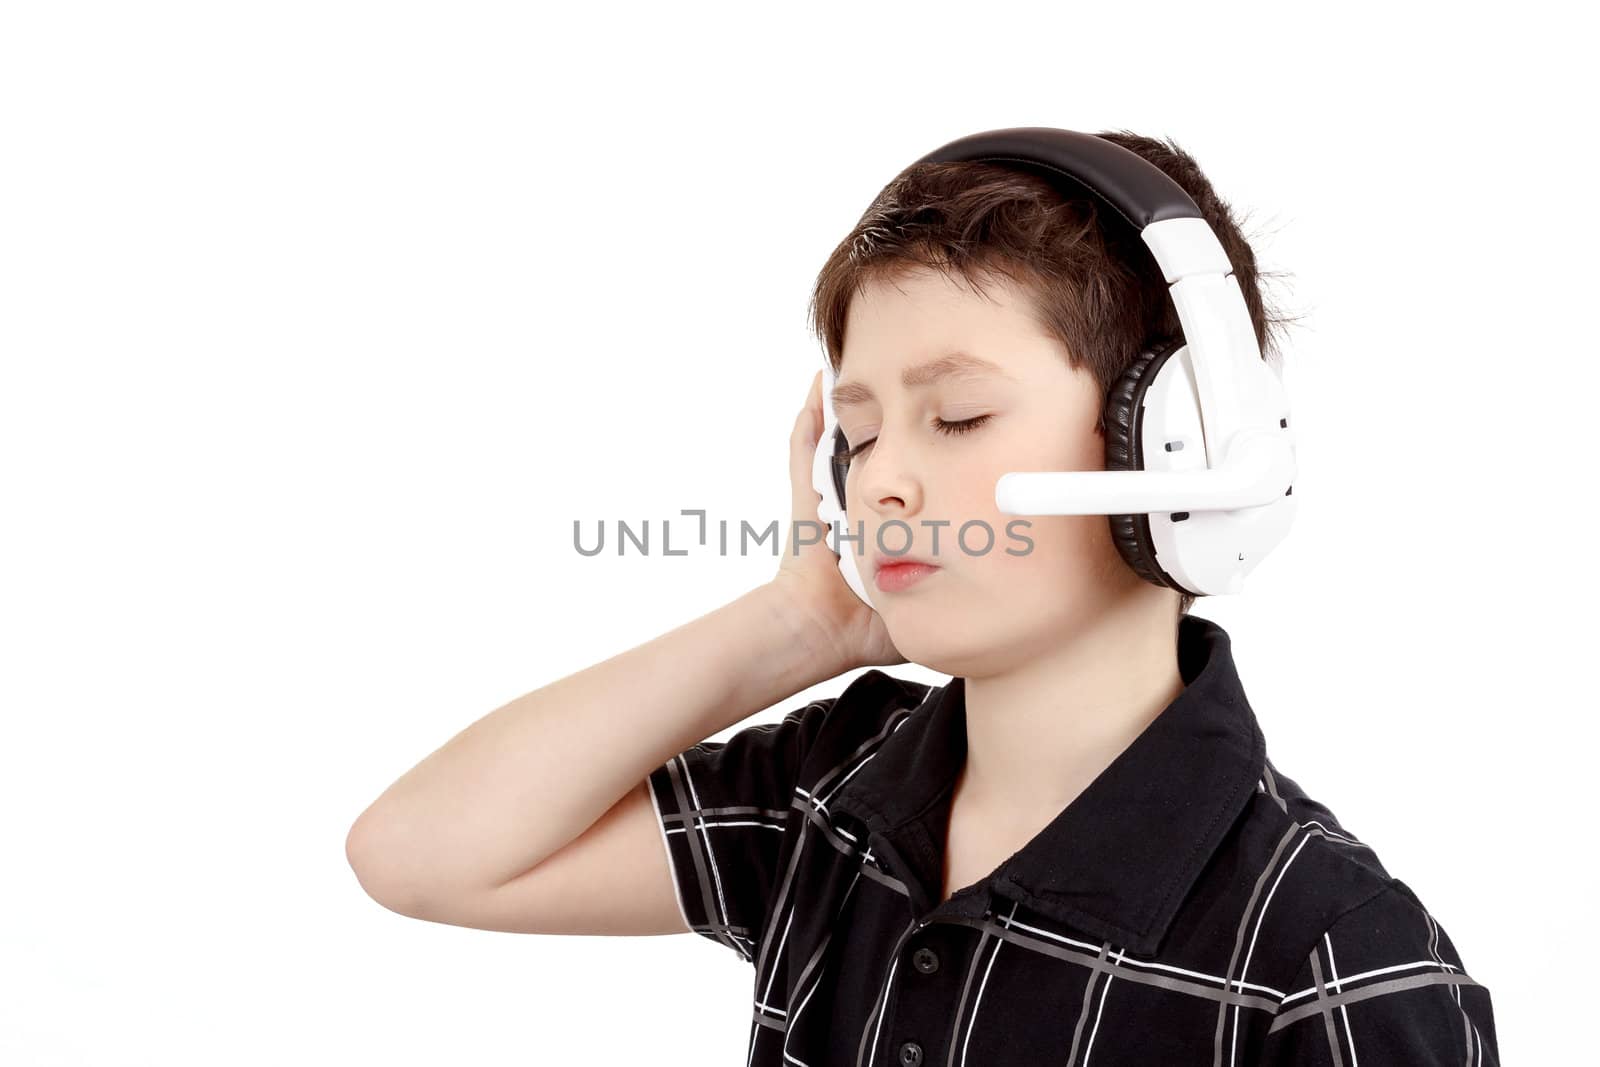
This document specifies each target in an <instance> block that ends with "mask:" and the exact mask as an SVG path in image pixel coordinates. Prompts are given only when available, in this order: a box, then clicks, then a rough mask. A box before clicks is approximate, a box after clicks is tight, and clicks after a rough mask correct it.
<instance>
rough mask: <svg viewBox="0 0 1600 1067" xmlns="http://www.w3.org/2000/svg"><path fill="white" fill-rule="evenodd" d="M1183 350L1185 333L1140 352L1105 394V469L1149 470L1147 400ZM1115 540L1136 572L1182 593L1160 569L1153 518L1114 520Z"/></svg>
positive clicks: (1113, 535)
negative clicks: (1145, 438) (1145, 434)
mask: <svg viewBox="0 0 1600 1067" xmlns="http://www.w3.org/2000/svg"><path fill="white" fill-rule="evenodd" d="M1183 346H1184V339H1183V337H1182V335H1181V334H1180V335H1179V336H1178V337H1177V338H1176V339H1175V340H1172V341H1169V342H1161V343H1159V344H1157V345H1156V346H1154V347H1152V348H1148V349H1146V350H1145V351H1144V352H1142V353H1140V355H1139V358H1138V359H1135V360H1134V361H1133V363H1131V364H1130V365H1129V366H1128V369H1127V370H1125V371H1124V372H1123V374H1122V377H1121V378H1119V379H1118V380H1117V383H1116V384H1115V385H1114V386H1112V388H1111V391H1110V392H1109V393H1108V394H1107V395H1106V406H1105V427H1106V470H1108V471H1138V470H1143V469H1144V445H1143V442H1142V434H1143V429H1144V395H1145V391H1146V390H1148V389H1149V387H1150V384H1151V383H1152V382H1154V381H1155V379H1156V375H1157V374H1159V373H1160V372H1161V368H1162V366H1163V365H1164V364H1165V363H1166V361H1167V358H1168V357H1169V356H1171V355H1172V354H1173V353H1174V352H1176V351H1177V350H1178V349H1180V348H1182V347H1183ZM1107 518H1108V519H1109V520H1110V523H1111V539H1112V540H1113V541H1114V542H1115V543H1116V546H1117V551H1118V552H1119V553H1120V554H1121V555H1122V558H1123V560H1124V561H1125V562H1126V563H1127V564H1128V566H1130V567H1132V568H1133V570H1134V572H1135V573H1136V574H1138V575H1139V577H1141V578H1143V579H1144V580H1145V581H1147V582H1150V583H1151V584H1152V585H1159V586H1161V587H1162V588H1170V589H1178V590H1182V589H1183V587H1182V586H1181V585H1179V584H1178V583H1177V582H1176V581H1174V580H1173V578H1172V576H1171V575H1169V574H1168V573H1167V572H1166V571H1165V570H1163V569H1162V567H1161V564H1160V563H1158V562H1157V561H1156V551H1155V545H1154V543H1153V542H1152V540H1151V538H1150V516H1149V515H1145V514H1137V515H1109V516H1107Z"/></svg>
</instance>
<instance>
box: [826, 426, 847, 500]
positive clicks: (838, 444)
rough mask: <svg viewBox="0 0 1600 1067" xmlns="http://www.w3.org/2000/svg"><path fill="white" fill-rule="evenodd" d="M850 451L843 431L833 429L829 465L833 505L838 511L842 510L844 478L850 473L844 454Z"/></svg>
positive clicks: (837, 428) (836, 428)
mask: <svg viewBox="0 0 1600 1067" xmlns="http://www.w3.org/2000/svg"><path fill="white" fill-rule="evenodd" d="M849 450H850V442H849V441H848V440H846V439H845V436H844V431H843V430H842V429H840V428H839V427H837V426H835V427H834V428H833V461H832V462H831V463H830V464H829V466H830V467H832V468H833V491H834V493H835V494H837V499H836V500H835V503H837V504H838V505H839V510H840V511H843V510H844V477H845V475H846V474H848V473H849V472H850V461H849V460H848V459H846V458H844V454H845V453H846V452H848V451H849Z"/></svg>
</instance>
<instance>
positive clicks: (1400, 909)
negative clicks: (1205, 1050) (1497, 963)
mask: <svg viewBox="0 0 1600 1067" xmlns="http://www.w3.org/2000/svg"><path fill="white" fill-rule="evenodd" d="M1261 1063H1262V1067H1290V1065H1294V1067H1311V1065H1313V1064H1315V1065H1323V1064H1326V1065H1330V1067H1331V1065H1339V1067H1350V1065H1354V1064H1360V1067H1389V1065H1394V1067H1401V1065H1405V1067H1434V1065H1444V1064H1449V1065H1451V1067H1461V1065H1463V1064H1465V1065H1469V1067H1499V1063H1500V1050H1499V1045H1498V1040H1497V1037H1496V1034H1495V1024H1494V1009H1493V1004H1492V1002H1491V999H1490V996H1489V989H1488V987H1487V986H1484V985H1481V984H1479V983H1478V982H1477V981H1475V980H1473V979H1472V978H1471V977H1470V976H1469V975H1468V974H1467V971H1466V966H1465V964H1464V963H1463V962H1462V959H1461V956H1460V955H1459V954H1458V953H1457V952H1456V948H1455V945H1454V944H1453V943H1452V942H1451V940H1450V937H1449V935H1448V934H1446V933H1445V931H1444V929H1443V927H1441V926H1440V925H1439V923H1438V921H1437V920H1436V919H1434V917H1433V916H1432V915H1430V914H1429V913H1428V911H1427V909H1426V908H1425V907H1423V905H1422V902H1421V901H1420V900H1418V899H1417V897H1416V895H1415V894H1414V893H1413V892H1412V891H1411V889H1410V887H1409V886H1407V885H1406V884H1405V883H1404V882H1402V881H1400V880H1399V879H1392V880H1391V881H1390V883H1389V885H1388V886H1387V887H1386V888H1384V889H1382V890H1380V891H1379V892H1378V893H1377V894H1376V895H1375V896H1373V897H1372V898H1371V899H1369V900H1367V901H1366V902H1365V903H1363V904H1360V905H1358V906H1357V907H1355V908H1353V909H1351V910H1350V911H1348V912H1345V913H1344V914H1343V915H1341V916H1340V917H1339V918H1338V919H1337V920H1336V921H1335V922H1334V923H1333V925H1332V926H1330V927H1329V928H1328V929H1327V930H1326V931H1325V932H1324V933H1323V935H1322V937H1321V938H1320V939H1318V941H1317V943H1316V945H1315V946H1314V947H1313V948H1312V950H1311V952H1310V954H1309V955H1307V956H1306V958H1305V961H1304V962H1303V963H1302V964H1301V965H1300V970H1299V973H1298V974H1296V975H1295V978H1294V980H1293V981H1292V982H1291V983H1290V986H1289V989H1288V991H1287V992H1286V993H1285V994H1284V997H1283V999H1282V1001H1280V1002H1279V1006H1278V1011H1277V1015H1276V1017H1275V1018H1274V1019H1273V1022H1272V1024H1271V1028H1270V1031H1269V1033H1268V1034H1267V1038H1266V1041H1265V1043H1264V1045H1263V1056H1262V1060H1261Z"/></svg>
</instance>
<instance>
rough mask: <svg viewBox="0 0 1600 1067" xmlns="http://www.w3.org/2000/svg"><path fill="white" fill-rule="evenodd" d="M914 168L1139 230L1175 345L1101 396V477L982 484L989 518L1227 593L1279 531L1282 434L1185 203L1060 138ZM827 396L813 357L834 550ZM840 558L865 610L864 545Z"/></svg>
mask: <svg viewBox="0 0 1600 1067" xmlns="http://www.w3.org/2000/svg"><path fill="white" fill-rule="evenodd" d="M917 162H918V163H945V162H980V163H993V164H1001V165H1012V166H1015V167H1019V168H1021V169H1026V170H1030V171H1034V172H1037V173H1041V174H1042V175H1043V176H1044V177H1047V178H1050V179H1051V180H1052V181H1054V182H1056V183H1057V185H1058V186H1059V187H1061V188H1062V191H1063V192H1064V193H1066V194H1067V195H1074V194H1077V193H1078V192H1080V189H1083V190H1087V191H1088V192H1089V193H1091V194H1093V195H1094V196H1095V197H1096V198H1097V199H1098V200H1100V201H1101V202H1103V203H1105V204H1106V205H1107V206H1108V207H1110V208H1111V209H1112V210H1114V211H1116V212H1118V213H1119V214H1120V215H1121V216H1122V217H1123V218H1124V219H1126V220H1127V221H1128V222H1129V223H1131V224H1132V225H1133V227H1134V229H1136V230H1137V231H1138V232H1139V235H1140V237H1142V238H1143V240H1144V243H1145V244H1146V245H1147V246H1149V248H1150V251H1151V252H1152V253H1153V254H1154V255H1155V258H1156V262H1157V264H1158V265H1159V266H1160V268H1161V273H1162V276H1163V277H1164V278H1165V279H1166V281H1167V286H1168V290H1167V291H1168V292H1169V293H1171V294H1172V300H1173V304H1174V305H1175V306H1176V308H1177V311H1178V320H1179V322H1180V323H1182V336H1181V337H1180V338H1179V339H1177V340H1176V341H1174V342H1171V343H1168V344H1165V345H1161V346H1159V347H1154V348H1148V349H1146V350H1145V352H1144V353H1142V354H1141V355H1140V357H1139V358H1138V359H1136V360H1134V362H1133V364H1132V365H1131V366H1129V367H1128V369H1127V371H1126V372H1125V373H1124V375H1123V377H1122V379H1121V380H1120V381H1119V382H1118V383H1117V384H1116V386H1115V387H1113V388H1112V390H1111V392H1110V394H1109V395H1108V396H1107V398H1106V412H1105V416H1106V417H1105V423H1106V464H1105V466H1106V469H1105V470H1103V471H1012V472H1010V473H1007V474H1004V475H1001V477H1000V478H999V480H998V481H996V483H995V489H994V500H995V506H996V507H997V508H998V509H999V510H1000V511H1002V512H1004V513H1006V514H1008V515H1106V516H1109V517H1110V520H1111V529H1112V535H1113V537H1114V539H1115V541H1116V544H1117V548H1118V551H1120V552H1121V554H1122V557H1123V559H1124V560H1126V561H1127V563H1128V565H1129V566H1131V567H1133V569H1134V570H1135V571H1137V572H1138V573H1139V574H1140V575H1141V576H1143V577H1144V578H1145V579H1146V580H1147V581H1150V582H1153V583H1155V584H1156V585H1160V586H1165V587H1170V588H1173V589H1177V590H1180V591H1182V592H1185V593H1190V594H1193V595H1195V596H1213V595H1216V594H1219V593H1237V592H1239V591H1240V590H1241V589H1242V588H1243V585H1244V577H1245V575H1247V574H1249V573H1250V572H1251V571H1252V570H1254V569H1255V568H1256V566H1257V565H1258V564H1259V563H1260V562H1261V561H1262V559H1264V558H1265V557H1266V555H1267V553H1268V552H1270V551H1271V550H1272V549H1273V548H1274V547H1276V546H1277V544H1278V543H1279V542H1281V541H1282V540H1283V538H1284V536H1285V535H1286V534H1287V533H1288V532H1289V526H1290V524H1291V523H1292V522H1293V520H1294V513H1295V500H1294V496H1293V495H1292V491H1293V488H1294V486H1293V481H1294V476H1295V458H1294V432H1293V430H1292V429H1291V428H1290V426H1289V402H1288V397H1287V395H1286V393H1285V391H1284V388H1283V370H1282V367H1281V365H1280V364H1279V363H1277V362H1271V363H1269V362H1267V361H1264V360H1263V359H1262V358H1261V349H1260V347H1259V345H1258V344H1257V342H1256V334H1255V329H1254V327H1253V325H1252V324H1251V321H1250V312H1249V310H1248V308H1246V306H1245V302H1244V295H1243V294H1242V293H1241V292H1240V290H1239V283H1238V280H1237V279H1235V278H1234V276H1233V265H1232V264H1231V263H1229V262H1228V256H1227V253H1226V252H1225V251H1223V248H1222V244H1221V242H1219V241H1218V240H1217V236H1216V234H1215V233H1213V232H1212V230H1211V227H1210V225H1209V224H1207V222H1206V220H1205V217H1204V215H1203V214H1202V213H1201V211H1200V209H1199V208H1198V207H1197V206H1196V205H1195V202H1194V200H1193V199H1192V198H1191V197H1190V196H1189V194H1188V193H1186V192H1184V190H1183V188H1182V187H1181V186H1180V185H1178V183H1177V182H1175V181H1173V180H1172V178H1171V177H1169V176H1168V175H1167V174H1166V172H1165V171H1163V170H1162V169H1161V168H1160V167H1157V166H1156V165H1155V164H1153V163H1151V162H1149V161H1147V160H1146V159H1144V158H1143V157H1141V156H1139V155H1138V154H1137V153H1135V152H1132V151H1130V150H1128V149H1126V148H1123V147H1122V146H1121V145H1118V144H1114V143H1113V142H1111V141H1107V140H1105V139H1104V138H1101V137H1096V136H1095V135H1094V134H1089V133H1079V132H1076V131H1073V130H1058V129H1053V128H1049V127H1043V126H1027V127H1018V128H1014V129H1004V130H990V131H988V132H985V133H977V134H972V135H971V136H968V137H962V138H960V139H958V140H955V141H952V142H950V143H949V144H947V145H945V146H944V147H943V148H940V149H938V150H936V151H934V152H930V153H929V154H928V155H926V156H923V157H922V158H921V159H919V160H918V161H917ZM1063 178H1064V179H1067V181H1066V182H1062V181H1061V180H1060V179H1063ZM833 386H834V373H833V367H832V365H831V364H829V363H828V361H827V358H826V355H824V358H823V372H822V410H823V431H822V436H821V437H820V438H819V439H818V441H817V451H816V454H815V456H814V457H813V460H812V465H811V485H812V488H813V489H815V490H816V492H817V495H818V497H819V498H820V501H819V503H818V505H817V517H818V518H819V519H820V520H821V521H822V523H823V524H824V526H826V527H828V528H829V536H831V537H832V538H834V540H832V541H829V546H830V547H831V548H833V549H834V551H835V552H838V540H837V538H838V535H839V533H840V530H841V527H842V528H843V529H844V530H845V531H846V532H849V533H850V534H851V536H852V537H853V536H854V531H853V530H851V528H850V527H849V526H848V525H847V520H846V518H845V492H844V487H845V473H846V470H847V461H845V460H844V459H842V458H837V457H842V454H843V453H844V452H845V451H846V450H847V449H848V447H849V446H848V443H847V442H846V440H845V437H844V433H843V431H841V430H840V429H839V421H838V418H837V416H836V415H835V413H834V410H833ZM836 458H837V461H836ZM844 547H845V548H846V549H848V550H847V551H844V552H840V553H839V570H840V572H841V573H842V574H843V575H844V579H845V582H846V583H847V584H848V585H849V586H850V588H851V589H852V590H854V591H855V594H856V596H858V597H860V598H861V600H862V601H863V602H864V603H866V604H867V605H868V606H869V607H871V606H873V605H872V598H871V597H870V596H869V595H868V594H867V589H866V585H865V583H864V582H863V581H862V576H861V572H860V570H859V569H858V567H857V558H858V556H866V555H868V554H869V553H870V550H871V546H869V545H866V544H860V543H856V542H847V543H846V544H845V546H844Z"/></svg>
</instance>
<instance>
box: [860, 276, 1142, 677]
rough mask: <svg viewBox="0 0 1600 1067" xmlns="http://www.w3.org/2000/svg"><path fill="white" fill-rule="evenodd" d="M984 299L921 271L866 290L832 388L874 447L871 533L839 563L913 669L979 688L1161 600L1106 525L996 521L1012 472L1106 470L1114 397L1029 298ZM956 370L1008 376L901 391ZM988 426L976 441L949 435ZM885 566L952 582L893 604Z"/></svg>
mask: <svg viewBox="0 0 1600 1067" xmlns="http://www.w3.org/2000/svg"><path fill="white" fill-rule="evenodd" d="M984 287H985V289H986V290H987V291H988V295H987V296H985V295H983V294H980V293H977V292H974V291H972V290H970V289H969V288H967V287H966V286H965V285H964V284H962V283H960V282H958V281H953V280H951V279H950V278H949V277H947V276H946V275H944V274H943V273H940V272H937V271H932V270H928V269H921V268H919V269H917V270H915V272H913V273H911V274H907V275H901V276H899V277H897V278H896V279H894V280H893V281H882V282H874V283H871V284H869V285H868V286H867V288H866V290H865V292H864V293H862V294H861V295H859V296H857V297H856V298H855V299H854V300H852V301H851V305H850V310H849V314H848V317H847V320H846V329H845V346H844V356H843V361H842V364H841V367H840V372H839V380H838V382H837V385H836V389H835V395H836V396H839V395H840V392H841V390H842V392H843V396H842V397H841V399H840V400H839V402H838V403H837V404H836V410H837V414H838V418H839V425H840V427H841V428H842V429H843V431H844V435H845V439H846V441H847V442H848V443H849V446H850V447H851V448H852V449H854V448H856V447H857V446H859V445H862V444H863V443H866V442H871V443H870V444H867V445H866V448H865V449H864V450H862V451H859V452H857V453H856V454H855V456H854V458H853V459H852V460H851V462H850V468H849V474H848V476H847V478H846V480H845V497H846V511H847V515H848V518H847V520H846V526H847V528H848V530H849V532H851V533H852V534H853V533H854V532H855V530H856V524H857V523H858V522H859V523H861V525H862V529H863V532H864V534H865V540H864V541H863V542H862V543H861V545H860V546H857V545H852V544H844V545H842V546H841V547H842V548H843V549H844V550H845V551H856V552H860V553H863V555H859V556H857V563H858V565H859V566H860V569H861V574H862V578H863V580H864V582H865V583H866V586H867V589H868V593H869V595H870V596H871V597H872V601H873V604H874V606H875V607H876V608H877V609H878V611H879V613H880V614H881V615H882V617H883V620H884V623H885V625H886V626H887V627H888V630H889V634H890V636H891V637H892V638H893V640H894V643H895V647H896V648H897V649H899V651H900V652H901V654H902V655H904V656H905V657H906V658H907V659H908V660H912V661H914V662H916V663H921V664H923V665H925V666H928V667H931V668H933V669H934V670H937V671H941V672H943V673H946V674H951V675H961V676H967V677H973V676H979V677H981V676H983V675H986V674H990V673H995V672H998V671H1001V670H1005V669H1007V668H1008V667H1010V666H1011V665H1013V664H1015V663H1018V662H1023V661H1026V660H1028V659H1032V658H1034V657H1036V656H1038V655H1040V654H1043V653H1045V652H1048V651H1049V650H1050V649H1051V648H1052V647H1055V646H1057V645H1058V644H1059V642H1060V641H1061V640H1062V639H1063V638H1069V637H1070V636H1071V634H1072V633H1073V632H1074V631H1075V630H1077V629H1078V628H1080V627H1082V626H1083V625H1085V624H1086V623H1088V622H1090V621H1092V620H1093V619H1094V618H1095V617H1096V616H1098V615H1100V614H1101V613H1102V612H1104V611H1105V610H1107V608H1109V607H1110V606H1112V602H1113V601H1114V600H1117V599H1118V598H1120V597H1123V596H1125V595H1127V593H1128V592H1129V590H1130V589H1133V588H1134V587H1136V586H1138V585H1148V584H1149V583H1146V582H1144V580H1143V579H1141V578H1140V577H1139V576H1138V575H1137V574H1135V573H1134V572H1133V571H1132V569H1131V568H1129V567H1128V566H1127V564H1126V563H1124V562H1123V561H1122V558H1121V557H1120V556H1119V555H1118V553H1117V549H1116V545H1115V544H1114V543H1113V541H1112V539H1111V531H1110V527H1109V522H1108V520H1107V519H1106V517H1105V516H1104V515H1036V516H1014V515H1007V514H1005V513H1003V512H1001V511H1000V510H999V509H997V508H996V507H995V502H994V487H995V482H996V481H997V480H998V479H999V478H1000V476H1001V475H1002V474H1004V473H1006V472H1007V471H1073V470H1084V471H1088V470H1104V469H1105V439H1104V438H1103V437H1101V436H1100V435H1099V434H1097V433H1096V432H1095V423H1096V421H1097V419H1098V418H1099V415H1100V411H1101V408H1102V398H1101V395H1100V388H1099V385H1098V384H1097V383H1096V382H1095V380H1094V376H1093V375H1091V374H1090V373H1088V372H1087V371H1079V370H1074V369H1073V368H1072V367H1071V366H1070V364H1069V363H1068V359H1067V351H1066V349H1065V347H1064V346H1063V345H1062V344H1061V343H1060V342H1059V341H1057V340H1055V339H1053V338H1051V337H1049V336H1047V335H1046V334H1045V333H1044V332H1043V330H1042V329H1041V328H1040V327H1039V326H1038V325H1037V324H1036V323H1035V322H1034V320H1033V318H1032V317H1031V315H1030V313H1029V312H1030V309H1031V297H1030V296H1029V295H1028V292H1027V290H1025V289H1023V288H1021V287H1019V286H1018V285H1017V284H1016V283H1013V282H1011V281H1010V280H1009V279H1006V278H1003V277H995V278H994V279H993V280H990V279H985V282H984ZM952 353H964V354H966V355H969V356H975V357H978V358H979V359H981V360H985V361H987V362H989V363H992V364H994V365H995V368H996V369H995V370H993V371H989V370H983V369H975V370H958V371H954V372H951V373H948V374H946V375H943V376H940V377H938V378H936V379H934V380H932V381H929V382H927V383H925V384H920V385H913V386H910V387H908V386H906V385H905V384H904V383H903V382H902V378H901V376H902V374H903V373H905V372H907V371H910V370H912V369H913V368H917V367H920V366H922V365H924V364H926V363H928V362H930V361H932V360H936V359H939V358H940V357H942V356H947V355H950V354H952ZM861 386H864V387H865V388H866V390H868V391H869V392H870V399H869V398H867V396H865V395H863V394H862V393H861V391H860V389H859V388H857V387H861ZM975 418H979V419H981V420H982V421H980V422H979V423H977V424H975V425H972V426H971V427H970V428H969V429H967V430H966V431H965V432H956V433H946V432H942V431H941V429H940V428H939V426H938V423H939V421H940V420H942V421H943V422H944V423H959V422H962V421H964V420H969V419H975ZM894 519H897V520H900V523H903V524H904V526H901V525H900V524H899V523H896V524H893V525H890V526H889V527H887V528H886V529H883V536H882V543H881V546H880V542H879V530H880V528H883V527H884V526H885V524H886V523H889V522H890V520H894ZM974 520H977V521H974ZM966 523H972V525H971V526H970V527H969V528H968V529H967V530H966V531H965V534H964V535H962V536H961V537H959V538H958V533H960V531H961V528H962V526H963V524H966ZM1008 523H1013V524H1015V525H1013V526H1012V527H1011V529H1010V530H1008V528H1007V524H1008ZM932 524H942V525H937V526H935V525H932ZM907 528H909V532H908V530H907ZM1013 531H1014V532H1013ZM935 537H937V542H935ZM1030 540H1031V542H1032V544H1031V546H1030V545H1029V543H1028V542H1029V541H1030ZM1008 549H1009V550H1010V551H1009V552H1008V551H1007V550H1008ZM880 551H884V552H886V553H887V555H888V558H890V559H893V558H895V555H896V554H898V555H899V556H900V557H902V558H910V557H914V558H918V559H923V560H928V561H930V562H932V563H933V564H935V565H936V566H937V570H935V571H933V572H932V573H931V574H928V575H927V576H925V577H923V578H921V579H920V580H919V581H916V582H915V583H913V584H911V585H910V586H908V587H906V588H904V589H901V590H899V591H886V590H885V589H884V588H883V587H881V586H880V585H879V584H878V576H877V575H876V574H875V569H876V560H875V556H876V555H877V554H878V553H879V552H880ZM1015 553H1021V554H1015ZM1150 591H1151V592H1153V593H1160V592H1161V590H1159V589H1156V588H1155V587H1154V586H1150Z"/></svg>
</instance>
